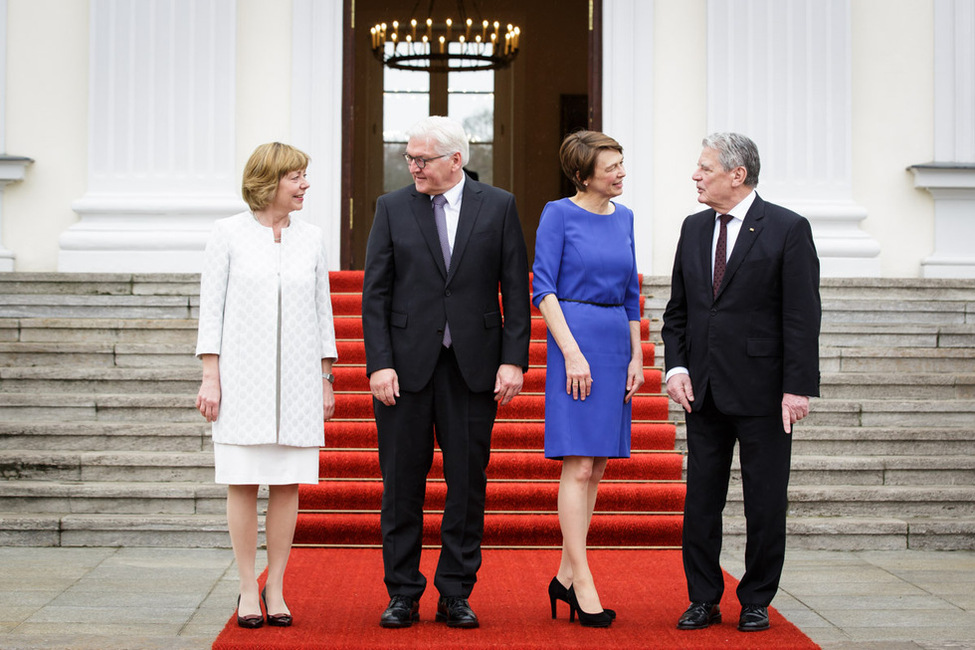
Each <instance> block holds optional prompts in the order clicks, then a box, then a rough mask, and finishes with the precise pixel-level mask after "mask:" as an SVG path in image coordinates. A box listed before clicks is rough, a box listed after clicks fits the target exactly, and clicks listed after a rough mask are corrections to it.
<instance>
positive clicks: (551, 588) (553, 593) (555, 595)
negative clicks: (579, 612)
mask: <svg viewBox="0 0 975 650" xmlns="http://www.w3.org/2000/svg"><path fill="white" fill-rule="evenodd" d="M548 599H549V601H551V603H552V618H555V601H556V600H561V601H562V602H564V603H566V604H567V605H569V616H570V618H569V620H570V621H571V620H574V618H575V617H574V616H573V615H572V603H570V602H569V590H568V589H566V588H565V587H563V586H562V583H561V582H559V578H558V576H556V577H554V578H552V582H550V583H548Z"/></svg>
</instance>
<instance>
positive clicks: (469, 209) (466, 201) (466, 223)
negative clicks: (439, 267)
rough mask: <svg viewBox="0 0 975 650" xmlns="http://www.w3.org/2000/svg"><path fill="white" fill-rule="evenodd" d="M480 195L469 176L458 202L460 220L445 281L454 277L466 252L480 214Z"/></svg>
mask: <svg viewBox="0 0 975 650" xmlns="http://www.w3.org/2000/svg"><path fill="white" fill-rule="evenodd" d="M482 200H483V196H482V194H481V188H480V184H479V183H478V182H477V181H475V180H473V179H472V178H470V177H469V176H468V177H467V178H466V179H465V180H464V198H463V199H462V200H461V202H460V218H459V220H458V222H457V234H456V235H455V236H454V248H453V252H452V253H451V255H450V271H449V272H448V274H447V281H448V282H449V281H450V279H451V278H452V277H453V276H454V273H456V271H457V267H458V266H460V262H461V259H462V258H463V257H464V251H465V250H467V243H468V242H469V241H470V239H471V233H472V232H474V224H475V223H477V217H478V215H479V214H480V213H481V203H482Z"/></svg>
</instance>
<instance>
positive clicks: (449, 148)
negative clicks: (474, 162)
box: [406, 115, 471, 166]
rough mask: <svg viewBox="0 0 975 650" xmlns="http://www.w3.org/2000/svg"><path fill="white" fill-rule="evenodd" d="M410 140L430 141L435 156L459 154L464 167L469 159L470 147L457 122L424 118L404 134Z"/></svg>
mask: <svg viewBox="0 0 975 650" xmlns="http://www.w3.org/2000/svg"><path fill="white" fill-rule="evenodd" d="M406 137H407V138H409V139H410V140H413V139H416V140H430V142H431V143H433V147H434V151H436V152H437V155H441V154H443V155H450V154H452V153H454V152H455V151H459V152H460V164H461V166H464V165H466V164H467V161H468V160H470V157H471V145H470V140H469V139H468V137H467V134H466V133H465V132H464V127H463V126H461V125H460V122H458V121H457V120H452V119H450V118H449V117H443V116H440V115H431V116H430V117H425V118H423V119H422V120H420V121H419V122H417V123H416V124H414V125H413V126H411V127H410V130H409V131H407V132H406Z"/></svg>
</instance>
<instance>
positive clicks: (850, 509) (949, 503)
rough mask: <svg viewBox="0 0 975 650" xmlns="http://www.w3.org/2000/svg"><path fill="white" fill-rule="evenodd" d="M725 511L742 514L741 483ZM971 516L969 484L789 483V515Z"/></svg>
mask: <svg viewBox="0 0 975 650" xmlns="http://www.w3.org/2000/svg"><path fill="white" fill-rule="evenodd" d="M725 512H727V513H728V514H730V515H735V516H743V515H744V512H743V508H742V495H741V486H740V485H732V486H731V487H730V488H729V489H728V502H727V506H726V508H725ZM865 514H869V515H870V516H872V517H899V518H900V517H940V518H952V517H960V518H968V519H971V518H975V486H973V485H932V486H927V485H920V486H919V485H883V486H872V485H790V486H789V516H790V517H850V516H856V517H860V516H864V515H865Z"/></svg>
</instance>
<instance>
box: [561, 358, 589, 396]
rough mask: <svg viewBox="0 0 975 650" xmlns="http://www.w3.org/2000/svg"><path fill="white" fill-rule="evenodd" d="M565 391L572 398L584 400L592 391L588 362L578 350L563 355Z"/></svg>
mask: <svg viewBox="0 0 975 650" xmlns="http://www.w3.org/2000/svg"><path fill="white" fill-rule="evenodd" d="M565 392H566V393H567V394H570V395H572V399H581V400H582V401H586V398H587V397H589V393H590V392H592V375H590V374H589V362H588V361H586V357H584V356H583V354H582V352H580V351H579V350H575V351H574V352H571V353H569V354H567V355H565Z"/></svg>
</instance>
